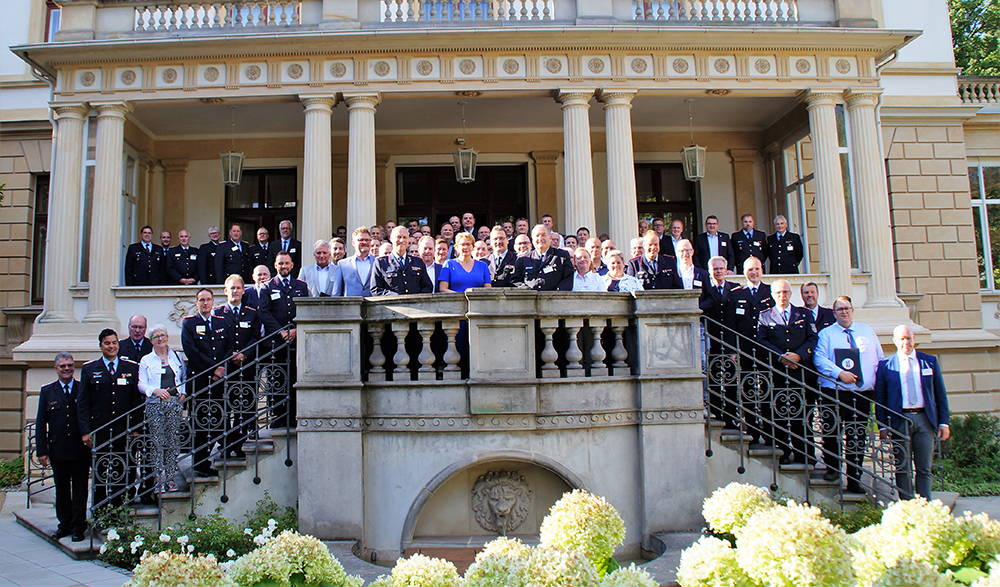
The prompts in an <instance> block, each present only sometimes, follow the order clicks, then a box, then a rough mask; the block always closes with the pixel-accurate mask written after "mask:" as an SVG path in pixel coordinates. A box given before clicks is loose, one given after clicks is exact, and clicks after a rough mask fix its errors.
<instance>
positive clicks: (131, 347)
mask: <svg viewBox="0 0 1000 587" xmlns="http://www.w3.org/2000/svg"><path fill="white" fill-rule="evenodd" d="M151 352H153V343H152V342H150V341H149V339H148V338H146V317H145V316H143V315H141V314H136V315H135V316H132V317H131V318H129V320H128V338H123V339H122V340H119V341H118V357H119V358H124V359H128V360H130V361H132V362H133V363H138V362H139V361H141V360H142V358H143V357H145V356H146V355H148V354H149V353H151ZM145 417H146V414H145V411H143V412H139V413H138V414H136V415H135V417H134V418H133V419H132V422H133V423H134V424H136V425H138V424H140V423H142V422H143V421H144V420H145ZM144 454H145V453H144V451H143V450H142V448H141V447H136V450H135V452H134V454H133V455H132V458H133V462H134V463H136V464H138V465H139V471H138V472H139V478H140V479H142V482H141V485H142V488H141V489H140V491H139V501H140V502H141V503H143V504H146V505H152V504H153V503H155V502H156V500H155V499H154V498H153V486H154V485H155V483H156V476H155V475H154V474H153V470H152V469H151V468H149V467H148V466H147V463H146V462H144V461H145V459H144V458H143V457H144Z"/></svg>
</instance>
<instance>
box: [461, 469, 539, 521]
mask: <svg viewBox="0 0 1000 587" xmlns="http://www.w3.org/2000/svg"><path fill="white" fill-rule="evenodd" d="M531 499H532V495H531V490H530V489H529V488H528V484H527V482H525V480H524V477H522V476H521V475H519V474H518V473H517V471H488V472H487V473H485V474H483V475H480V476H479V479H476V483H475V484H474V485H473V486H472V511H473V513H475V515H476V522H477V523H478V524H479V525H480V527H482V528H483V529H484V530H489V531H491V532H496V533H498V534H500V535H503V536H506V535H507V533H508V532H512V531H513V530H515V529H517V528H518V526H520V525H521V524H522V523H523V522H524V520H525V518H527V517H528V510H529V509H530V508H531Z"/></svg>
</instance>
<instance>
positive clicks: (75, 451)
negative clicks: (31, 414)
mask: <svg viewBox="0 0 1000 587" xmlns="http://www.w3.org/2000/svg"><path fill="white" fill-rule="evenodd" d="M74 371H75V368H74V363H73V355H71V354H69V353H67V352H62V353H59V354H58V355H56V376H57V377H58V380H57V381H54V382H52V383H50V384H48V385H46V386H44V387H42V391H41V393H39V395H38V415H37V416H36V417H35V455H36V456H37V457H38V462H39V463H41V464H42V466H46V465H51V466H52V477H53V479H54V483H55V487H56V518H57V519H58V520H59V527H58V529H57V530H56V532H55V534H53V535H52V538H54V539H56V540H59V539H60V538H62V537H63V536H70V535H72V536H73V542H80V541H82V540H83V533H84V532H86V530H87V482H88V481H89V479H90V451H89V450H87V446H86V445H85V444H83V440H81V437H82V435H81V434H80V422H79V419H78V417H77V413H76V399H77V396H78V395H79V393H80V384H79V383H78V382H77V381H76V380H75V379H73V373H74Z"/></svg>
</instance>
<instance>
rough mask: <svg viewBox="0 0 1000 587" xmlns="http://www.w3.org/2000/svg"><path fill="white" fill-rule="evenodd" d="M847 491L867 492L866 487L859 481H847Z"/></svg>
mask: <svg viewBox="0 0 1000 587" xmlns="http://www.w3.org/2000/svg"><path fill="white" fill-rule="evenodd" d="M847 493H866V491H865V488H864V487H862V486H861V483H859V482H857V481H853V480H852V481H848V482H847Z"/></svg>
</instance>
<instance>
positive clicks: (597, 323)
mask: <svg viewBox="0 0 1000 587" xmlns="http://www.w3.org/2000/svg"><path fill="white" fill-rule="evenodd" d="M605 326H607V323H606V321H605V319H604V318H591V319H590V335H591V337H592V338H593V339H594V345H593V346H592V347H590V376H591V377H594V376H595V375H597V373H598V372H600V374H601V375H606V374H610V370H609V369H608V368H607V367H605V365H604V358H605V357H607V353H605V352H604V347H603V346H602V345H601V334H603V333H604V327H605Z"/></svg>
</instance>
